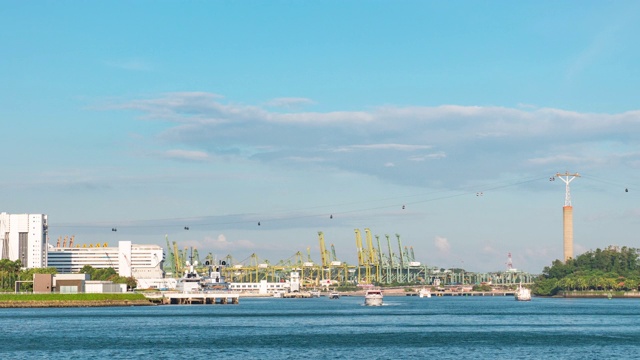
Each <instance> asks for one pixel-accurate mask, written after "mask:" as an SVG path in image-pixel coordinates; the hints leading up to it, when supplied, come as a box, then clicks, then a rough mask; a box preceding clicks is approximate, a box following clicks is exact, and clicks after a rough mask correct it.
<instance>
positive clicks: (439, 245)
mask: <svg viewBox="0 0 640 360" xmlns="http://www.w3.org/2000/svg"><path fill="white" fill-rule="evenodd" d="M433 244H434V245H435V247H436V249H438V251H440V252H441V253H444V254H449V251H450V250H451V245H450V244H449V240H447V238H444V237H441V236H436V237H435V239H434V240H433Z"/></svg>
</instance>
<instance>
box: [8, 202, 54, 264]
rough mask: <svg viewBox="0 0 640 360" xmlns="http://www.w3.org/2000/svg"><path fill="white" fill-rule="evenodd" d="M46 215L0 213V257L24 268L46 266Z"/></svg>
mask: <svg viewBox="0 0 640 360" xmlns="http://www.w3.org/2000/svg"><path fill="white" fill-rule="evenodd" d="M47 237H48V225H47V215H44V214H7V213H5V212H3V213H0V259H8V260H11V261H15V260H20V261H21V262H22V266H23V267H25V268H41V267H46V266H47Z"/></svg>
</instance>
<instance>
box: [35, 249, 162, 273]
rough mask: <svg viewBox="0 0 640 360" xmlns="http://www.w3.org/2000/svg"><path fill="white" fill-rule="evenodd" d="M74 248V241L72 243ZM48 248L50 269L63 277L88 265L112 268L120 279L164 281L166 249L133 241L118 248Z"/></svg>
mask: <svg viewBox="0 0 640 360" xmlns="http://www.w3.org/2000/svg"><path fill="white" fill-rule="evenodd" d="M69 244H70V245H73V243H72V241H70V243H69ZM66 245H67V244H66V240H65V242H64V243H63V246H60V243H59V242H58V244H56V246H53V245H49V249H48V254H47V257H48V261H47V266H48V267H54V268H56V269H57V270H58V272H59V273H61V274H69V273H77V272H79V271H80V270H81V269H82V268H83V267H84V266H85V265H90V266H91V267H93V268H95V269H106V268H113V269H114V270H115V271H116V272H117V273H118V275H120V276H124V277H134V278H136V279H159V278H162V277H163V271H162V262H163V259H164V255H163V249H162V247H161V246H159V245H136V244H131V241H119V242H118V246H117V247H110V246H106V244H103V245H102V246H101V245H100V244H96V245H89V246H87V245H86V244H85V245H83V246H80V245H76V246H75V247H72V246H66Z"/></svg>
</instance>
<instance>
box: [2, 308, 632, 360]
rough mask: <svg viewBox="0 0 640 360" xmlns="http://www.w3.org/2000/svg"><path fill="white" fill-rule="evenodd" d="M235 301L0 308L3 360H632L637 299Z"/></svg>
mask: <svg viewBox="0 0 640 360" xmlns="http://www.w3.org/2000/svg"><path fill="white" fill-rule="evenodd" d="M363 303H364V301H363V298H362V297H348V296H343V297H341V298H340V299H337V300H331V299H329V298H327V297H321V298H312V299H275V298H242V299H241V300H240V304H239V305H166V306H152V307H112V308H62V309H59V308H56V309H52V308H48V309H37V308H36V309H0V324H2V327H1V330H0V331H1V334H2V336H1V339H2V340H1V341H0V358H2V359H176V358H181V359H208V358H214V357H215V358H222V359H225V358H234V359H300V358H312V359H336V358H342V359H399V358H408V357H413V358H430V357H431V358H437V359H468V358H476V359H477V358H492V359H513V358H519V359H523V358H525V359H543V358H544V359H595V358H614V357H616V358H633V357H637V354H638V353H640V301H638V300H631V299H612V300H607V299H542V298H534V299H533V300H532V301H530V302H518V301H515V300H514V299H513V297H432V298H419V297H402V296H398V297H390V296H387V297H385V298H384V305H383V306H380V307H366V306H363Z"/></svg>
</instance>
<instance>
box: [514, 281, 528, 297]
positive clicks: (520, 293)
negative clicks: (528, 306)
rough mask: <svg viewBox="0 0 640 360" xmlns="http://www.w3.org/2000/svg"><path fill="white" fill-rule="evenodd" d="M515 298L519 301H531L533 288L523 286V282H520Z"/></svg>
mask: <svg viewBox="0 0 640 360" xmlns="http://www.w3.org/2000/svg"><path fill="white" fill-rule="evenodd" d="M515 298H516V300H517V301H531V290H529V289H527V288H525V287H522V283H520V285H518V289H517V290H516V293H515Z"/></svg>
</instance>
